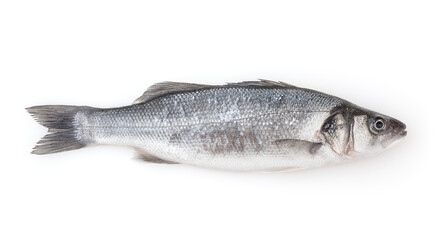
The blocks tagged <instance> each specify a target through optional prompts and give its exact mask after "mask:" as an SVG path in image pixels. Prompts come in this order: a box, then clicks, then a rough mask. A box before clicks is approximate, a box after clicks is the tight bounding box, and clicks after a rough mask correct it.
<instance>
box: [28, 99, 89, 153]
mask: <svg viewBox="0 0 439 240" xmlns="http://www.w3.org/2000/svg"><path fill="white" fill-rule="evenodd" d="M86 109H89V107H77V106H66V105H44V106H34V107H30V108H26V110H27V111H28V112H29V113H30V114H31V115H32V116H33V117H34V118H35V120H36V121H37V122H38V123H40V124H41V125H43V126H45V127H47V128H48V129H49V130H48V134H47V135H46V136H44V137H43V138H42V139H41V140H40V141H38V143H37V144H36V145H35V147H34V149H33V151H32V153H33V154H49V153H56V152H63V151H69V150H74V149H79V148H82V147H84V146H85V145H86V143H83V142H81V140H80V139H78V138H77V136H76V132H77V131H76V126H75V116H76V113H78V112H79V111H81V110H86Z"/></svg>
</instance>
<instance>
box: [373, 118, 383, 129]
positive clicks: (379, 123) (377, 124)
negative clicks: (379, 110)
mask: <svg viewBox="0 0 439 240" xmlns="http://www.w3.org/2000/svg"><path fill="white" fill-rule="evenodd" d="M375 127H376V128H377V129H382V128H383V127H384V123H383V121H381V120H378V121H377V122H376V123H375Z"/></svg>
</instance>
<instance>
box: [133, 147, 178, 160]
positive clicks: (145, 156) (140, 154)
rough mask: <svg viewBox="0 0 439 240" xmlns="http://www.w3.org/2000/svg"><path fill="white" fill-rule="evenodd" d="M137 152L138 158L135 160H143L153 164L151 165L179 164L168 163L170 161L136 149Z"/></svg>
mask: <svg viewBox="0 0 439 240" xmlns="http://www.w3.org/2000/svg"><path fill="white" fill-rule="evenodd" d="M135 150H136V156H135V158H137V159H142V160H144V161H147V162H151V163H159V164H178V163H177V162H172V161H168V160H164V159H161V158H159V157H156V156H154V155H152V154H150V153H148V152H146V151H145V150H143V149H140V148H135Z"/></svg>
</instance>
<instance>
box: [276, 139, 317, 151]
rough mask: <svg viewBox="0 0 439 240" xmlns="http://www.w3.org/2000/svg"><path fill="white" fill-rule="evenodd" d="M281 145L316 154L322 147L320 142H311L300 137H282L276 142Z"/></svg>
mask: <svg viewBox="0 0 439 240" xmlns="http://www.w3.org/2000/svg"><path fill="white" fill-rule="evenodd" d="M274 143H275V144H276V145H278V146H279V147H284V148H287V149H292V150H294V151H296V152H299V151H306V152H308V153H310V154H312V155H313V154H315V153H317V151H318V150H319V149H320V148H321V147H322V145H323V144H322V143H320V142H309V141H305V140H298V139H280V140H276V141H275V142H274Z"/></svg>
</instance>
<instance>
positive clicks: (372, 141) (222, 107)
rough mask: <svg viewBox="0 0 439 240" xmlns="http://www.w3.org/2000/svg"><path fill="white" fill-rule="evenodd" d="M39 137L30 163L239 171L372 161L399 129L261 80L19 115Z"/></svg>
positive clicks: (165, 88)
mask: <svg viewBox="0 0 439 240" xmlns="http://www.w3.org/2000/svg"><path fill="white" fill-rule="evenodd" d="M27 110H28V111H29V113H30V114H31V115H33V116H34V117H35V119H36V120H37V121H38V122H39V123H41V124H42V125H44V126H46V127H48V128H49V134H48V135H46V136H45V137H43V138H42V139H41V140H40V141H39V142H38V143H37V145H36V146H35V148H34V150H33V153H35V154H48V153H55V152H62V151H67V150H73V149H79V148H82V147H84V146H86V145H88V144H110V145H123V146H129V147H133V148H135V149H136V150H137V152H138V154H139V156H140V157H141V158H142V159H144V160H146V161H149V162H156V163H183V164H190V165H195V166H202V167H210V168H218V169H227V170H239V171H258V170H259V171H261V170H262V171H274V170H282V169H305V168H311V167H319V166H323V165H326V164H332V163H339V162H343V161H349V160H351V159H354V158H358V157H362V156H365V155H371V154H374V153H377V152H381V151H383V150H384V149H386V148H388V146H390V145H393V144H392V143H394V142H396V141H398V140H399V139H401V138H402V137H404V136H405V135H406V133H407V132H406V131H405V128H406V127H405V125H404V124H403V123H402V122H400V121H398V120H396V119H394V118H391V117H388V116H386V115H383V114H379V113H376V112H373V111H370V110H367V109H364V108H361V107H358V106H356V105H354V104H352V103H350V102H348V101H346V100H343V99H341V98H338V97H334V96H331V95H327V94H324V93H320V92H317V91H314V90H310V89H305V88H299V87H295V86H292V85H289V84H286V83H283V82H274V81H268V80H260V81H248V82H240V83H231V84H227V85H220V86H213V85H202V84H191V83H175V82H163V83H158V84H155V85H153V86H151V87H150V88H148V90H147V91H146V92H145V93H144V94H143V95H142V96H141V97H140V98H138V99H137V100H136V101H135V102H134V104H133V105H130V106H125V107H119V108H110V109H98V108H92V107H86V106H64V105H45V106H35V107H31V108H28V109H27Z"/></svg>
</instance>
